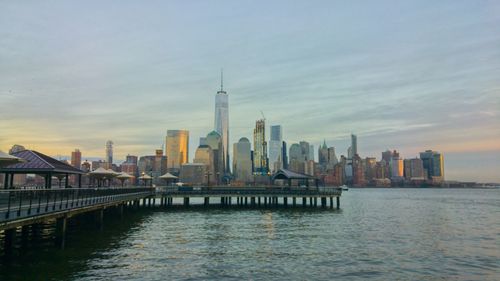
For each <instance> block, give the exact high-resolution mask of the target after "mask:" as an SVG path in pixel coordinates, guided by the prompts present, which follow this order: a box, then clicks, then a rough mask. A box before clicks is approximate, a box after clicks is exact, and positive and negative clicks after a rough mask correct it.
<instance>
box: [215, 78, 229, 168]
mask: <svg viewBox="0 0 500 281" xmlns="http://www.w3.org/2000/svg"><path fill="white" fill-rule="evenodd" d="M222 75H223V74H222V71H221V77H220V91H218V92H217V95H216V96H215V122H214V123H215V124H214V127H215V131H216V132H217V133H219V134H220V136H221V138H222V150H223V158H224V159H223V163H224V172H226V173H229V172H230V168H229V103H228V95H227V93H226V91H224V88H223V76H222Z"/></svg>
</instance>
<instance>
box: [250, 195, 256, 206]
mask: <svg viewBox="0 0 500 281" xmlns="http://www.w3.org/2000/svg"><path fill="white" fill-rule="evenodd" d="M250 204H252V206H255V197H251V198H250Z"/></svg>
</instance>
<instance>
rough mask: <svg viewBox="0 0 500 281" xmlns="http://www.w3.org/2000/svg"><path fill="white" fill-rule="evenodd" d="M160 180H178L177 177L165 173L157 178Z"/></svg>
mask: <svg viewBox="0 0 500 281" xmlns="http://www.w3.org/2000/svg"><path fill="white" fill-rule="evenodd" d="M159 178H160V179H178V177H176V176H174V175H172V174H171V173H166V174H164V175H162V176H160V177H159Z"/></svg>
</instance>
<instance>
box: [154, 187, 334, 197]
mask: <svg viewBox="0 0 500 281" xmlns="http://www.w3.org/2000/svg"><path fill="white" fill-rule="evenodd" d="M158 193H159V194H160V195H163V196H174V197H180V196H192V197H196V196H199V197H204V196H278V197H281V196H297V197H302V196H304V197H305V196H316V197H320V196H325V197H328V196H340V195H341V194H342V189H341V188H335V187H311V188H288V187H283V188H281V187H207V186H205V187H186V188H182V187H158V188H157V194H158Z"/></svg>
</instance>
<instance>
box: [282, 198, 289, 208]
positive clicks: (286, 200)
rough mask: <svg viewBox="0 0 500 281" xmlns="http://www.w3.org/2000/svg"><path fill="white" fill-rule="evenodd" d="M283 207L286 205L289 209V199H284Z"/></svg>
mask: <svg viewBox="0 0 500 281" xmlns="http://www.w3.org/2000/svg"><path fill="white" fill-rule="evenodd" d="M283 205H285V207H288V197H283Z"/></svg>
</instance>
